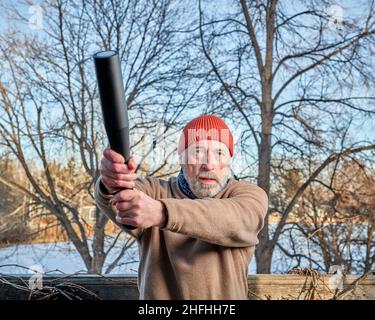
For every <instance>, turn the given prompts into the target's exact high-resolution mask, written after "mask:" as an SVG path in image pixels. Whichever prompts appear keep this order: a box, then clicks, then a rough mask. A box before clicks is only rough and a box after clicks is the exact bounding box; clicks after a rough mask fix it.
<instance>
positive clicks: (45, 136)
mask: <svg viewBox="0 0 375 320" xmlns="http://www.w3.org/2000/svg"><path fill="white" fill-rule="evenodd" d="M27 3H28V2H26V4H27ZM6 10H8V12H10V13H11V14H12V19H13V20H12V21H16V22H17V23H18V24H22V23H24V24H27V22H28V19H27V18H28V17H26V16H23V15H22V12H20V11H18V10H17V8H6ZM44 12H45V15H44V19H43V23H44V29H43V31H38V32H32V31H30V30H28V32H26V33H23V34H22V33H21V34H20V32H17V31H13V33H12V32H9V33H8V34H6V35H3V36H2V37H1V58H2V59H4V60H3V61H5V67H6V68H5V69H4V70H6V72H4V74H3V75H2V80H3V82H4V83H5V82H6V83H7V85H2V86H1V88H0V89H1V90H0V93H1V96H0V97H1V98H0V112H1V114H0V136H1V138H2V139H3V141H4V144H5V147H6V149H7V150H9V151H11V152H12V153H13V154H14V155H15V156H16V157H17V159H18V161H19V163H20V164H21V165H22V167H23V169H24V171H25V174H26V175H27V178H28V180H29V181H30V183H31V185H32V191H31V192H30V191H29V190H26V189H25V188H24V187H23V186H22V185H17V187H18V188H19V189H20V190H22V191H23V192H24V193H26V194H28V196H30V197H31V198H32V199H33V201H34V202H35V203H38V204H39V205H42V206H43V207H44V208H46V209H47V210H48V211H49V212H50V213H51V214H53V215H54V216H55V217H56V218H57V220H58V221H59V223H60V224H61V225H62V226H63V228H64V229H65V231H66V233H67V235H68V236H69V238H70V240H71V241H72V242H73V244H74V245H75V247H76V248H77V250H78V252H79V254H80V255H81V257H82V259H83V261H84V263H85V265H86V268H87V270H88V271H89V272H95V273H100V272H102V269H103V265H104V262H105V259H106V257H107V256H108V254H109V252H110V251H111V250H113V248H114V246H115V243H116V242H117V241H119V239H120V237H115V238H113V242H114V243H111V244H109V245H108V249H106V246H105V240H106V235H105V226H106V224H107V222H108V218H107V217H106V216H105V215H103V214H101V212H100V211H99V210H98V209H97V210H96V219H95V226H94V234H93V238H92V242H90V239H89V238H88V236H87V233H86V229H85V222H84V221H83V220H82V217H81V216H80V214H79V210H78V207H77V203H76V202H74V201H73V199H74V196H75V195H76V194H78V193H80V191H82V192H86V195H88V196H90V197H91V198H93V185H94V182H95V180H96V179H97V177H98V175H99V171H98V161H99V159H100V157H101V150H102V149H103V148H104V146H105V144H106V139H105V137H104V135H103V126H102V118H101V113H100V106H99V101H98V95H97V87H96V80H95V78H94V71H93V62H92V55H93V53H94V52H95V51H99V50H107V49H114V50H118V51H119V52H120V54H121V62H122V65H123V77H124V82H125V91H126V97H127V103H128V106H129V110H130V111H129V112H130V119H131V129H130V131H131V132H141V133H142V134H141V135H138V136H137V137H135V136H133V137H132V140H133V141H132V145H133V150H134V149H136V147H137V146H138V145H139V144H141V143H142V139H143V138H144V136H145V135H147V134H149V133H150V131H152V130H153V129H154V128H155V125H156V123H157V120H161V121H162V123H163V128H164V129H163V131H162V132H159V133H158V136H155V141H156V142H158V141H159V140H161V138H162V137H163V136H167V135H168V134H169V135H170V134H173V132H174V131H176V128H177V126H178V124H179V121H181V114H182V111H183V110H184V109H185V108H186V107H187V106H189V107H190V108H193V106H194V103H196V101H198V100H199V99H198V97H197V95H198V93H199V88H200V86H201V85H200V84H199V81H195V82H190V83H189V79H190V78H191V76H190V75H189V70H190V68H191V66H190V62H189V50H187V45H188V42H187V41H186V39H183V37H182V36H181V35H179V34H178V33H174V32H173V30H174V28H175V27H176V26H177V25H178V23H184V21H183V20H181V19H180V20H179V17H180V13H179V7H178V6H176V3H174V2H172V1H169V0H165V1H164V0H161V1H151V2H150V1H134V0H129V1H119V0H118V1H109V0H108V1H107V0H99V1H97V0H95V1H94V0H92V1H91V0H89V1H78V2H77V1H70V0H56V1H50V2H48V4H47V7H45V8H44ZM179 21H181V22H179ZM200 81H201V82H202V81H203V80H200ZM148 148H149V149H152V146H149V147H148ZM69 159H71V160H72V161H73V162H75V163H77V164H78V165H79V168H80V169H82V171H83V175H81V176H80V178H77V179H75V181H74V184H73V186H74V187H73V188H72V189H70V190H64V189H63V188H62V186H61V184H59V182H58V181H57V177H56V175H55V174H54V172H53V170H52V169H51V168H52V163H53V161H57V162H58V163H62V164H64V163H66V162H67V161H68V160H69ZM167 164H168V159H164V162H163V163H161V164H160V166H159V168H158V170H156V171H155V172H153V174H156V175H157V173H158V172H160V170H162V169H165V166H166V165H167ZM141 165H142V161H141V163H140V166H141ZM35 167H37V169H38V170H39V172H36V171H35V170H33V169H34V168H35ZM90 247H91V248H90ZM126 248H127V246H125V247H124V249H123V250H122V251H121V252H120V255H119V256H118V257H117V258H115V259H114V261H112V262H108V265H109V267H108V269H107V270H105V271H104V272H109V271H111V270H113V268H114V267H115V266H116V264H117V263H118V262H119V261H120V259H121V257H122V256H123V255H124V253H125V251H126ZM90 249H92V250H90Z"/></svg>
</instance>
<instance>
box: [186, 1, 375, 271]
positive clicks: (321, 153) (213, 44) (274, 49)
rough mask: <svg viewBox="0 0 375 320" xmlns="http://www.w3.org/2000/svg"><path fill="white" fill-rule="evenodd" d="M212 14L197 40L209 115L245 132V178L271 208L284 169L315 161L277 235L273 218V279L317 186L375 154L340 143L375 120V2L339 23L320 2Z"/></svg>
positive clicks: (266, 255)
mask: <svg viewBox="0 0 375 320" xmlns="http://www.w3.org/2000/svg"><path fill="white" fill-rule="evenodd" d="M212 7H213V5H212V4H211V3H209V2H205V1H202V0H199V1H198V15H199V21H198V22H197V23H198V26H197V28H196V29H192V30H190V31H191V32H194V31H198V34H199V37H200V47H201V48H202V52H203V55H204V57H205V60H206V62H207V64H208V67H207V72H208V73H210V74H211V75H212V77H211V78H210V80H211V83H210V88H211V91H212V96H213V99H212V100H211V102H210V103H211V109H210V110H212V111H215V112H217V113H219V114H222V115H224V116H226V117H227V118H231V119H232V121H233V123H235V124H236V125H237V126H242V128H243V130H244V131H243V136H242V140H241V143H242V147H243V149H242V151H243V153H242V154H243V155H244V156H245V158H246V161H247V162H249V163H251V164H253V163H256V164H257V168H256V170H254V165H251V166H249V168H248V170H247V171H246V170H245V171H244V170H243V169H242V170H241V172H240V174H238V175H237V176H238V177H239V178H251V177H252V176H254V177H255V178H256V179H257V183H258V185H259V186H260V187H261V188H263V189H264V190H265V191H266V192H267V193H268V194H269V195H270V199H271V204H272V199H273V193H274V188H273V184H274V180H275V181H276V180H277V176H275V175H274V171H275V169H276V167H280V166H281V167H282V166H283V165H284V164H286V163H283V161H279V160H280V159H281V160H282V159H291V158H292V157H293V158H294V166H295V167H298V166H300V165H301V164H303V163H304V162H305V161H307V158H308V157H309V154H310V155H311V154H313V155H315V159H314V164H315V167H314V168H313V169H312V170H311V172H310V174H311V175H310V176H307V177H306V178H305V180H304V181H303V182H301V184H300V186H299V188H297V189H296V191H295V194H293V195H289V198H285V199H284V200H283V204H282V205H280V206H279V207H272V206H271V207H270V210H272V211H274V212H279V215H280V222H279V223H278V225H277V226H276V228H275V229H273V230H270V228H269V220H268V216H267V217H266V221H265V227H264V228H263V230H262V231H261V233H260V243H259V245H258V246H257V249H256V262H257V272H258V273H269V272H270V271H271V262H272V255H273V252H274V249H275V247H276V244H277V242H278V239H279V237H280V235H281V233H282V231H283V229H284V226H285V223H286V220H287V218H288V216H289V214H290V212H291V211H292V209H293V208H294V205H295V204H296V203H297V200H298V199H300V197H301V196H302V195H303V194H304V192H305V191H306V189H307V188H308V186H309V185H310V183H312V182H313V181H314V180H315V179H316V178H317V177H318V175H319V174H321V173H322V172H324V170H325V169H326V167H327V166H328V165H329V164H331V163H333V162H335V161H338V160H341V159H344V158H345V157H347V156H351V155H353V154H355V153H358V152H366V151H367V152H369V150H373V149H374V141H373V139H369V140H368V141H362V142H361V143H359V142H360V139H358V138H357V140H355V139H353V140H350V139H348V140H347V141H348V143H347V144H346V145H344V146H343V147H342V146H341V145H340V144H337V143H336V142H337V141H341V138H342V137H343V136H345V135H346V134H347V132H348V131H349V133H348V134H350V132H352V131H353V130H355V128H356V127H357V128H363V127H361V125H362V126H363V125H365V124H366V121H365V120H364V119H368V118H370V117H373V115H374V114H375V110H374V107H373V101H374V98H375V97H374V95H373V92H375V91H374V76H373V68H374V65H373V62H372V61H370V60H369V59H368V57H369V56H372V55H373V51H374V44H375V38H374V36H375V20H374V17H375V16H374V11H375V7H374V2H373V1H370V2H369V3H368V4H367V5H366V6H363V7H362V8H361V9H362V10H361V14H360V15H359V16H353V17H351V16H350V14H347V15H345V16H344V15H343V14H342V15H341V16H340V15H338V16H334V14H333V13H332V10H330V9H332V8H337V7H338V6H337V5H336V6H335V3H334V2H333V1H319V0H315V1H302V0H301V1H293V2H292V3H291V2H289V1H288V2H281V1H277V0H267V1H266V0H264V1H246V0H240V1H234V2H233V5H232V6H229V5H228V6H223V7H222V8H221V7H220V6H217V7H215V8H214V9H213V8H212ZM343 10H344V9H343ZM344 18H345V19H344ZM367 123H368V122H367ZM338 132H339V133H340V134H341V136H339V137H338V136H337V133H338ZM337 139H338V140H337ZM274 160H277V161H274ZM249 171H250V173H248V172H249ZM251 171H252V172H253V173H252V172H251Z"/></svg>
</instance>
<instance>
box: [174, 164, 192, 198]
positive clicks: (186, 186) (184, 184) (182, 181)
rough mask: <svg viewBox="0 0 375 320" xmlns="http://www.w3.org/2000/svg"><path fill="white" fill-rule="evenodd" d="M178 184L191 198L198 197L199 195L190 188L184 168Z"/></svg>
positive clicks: (179, 175)
mask: <svg viewBox="0 0 375 320" xmlns="http://www.w3.org/2000/svg"><path fill="white" fill-rule="evenodd" d="M177 180H178V186H179V187H180V189H181V190H182V192H183V193H184V194H185V195H186V196H188V197H189V198H190V199H197V197H196V196H195V195H194V193H193V192H192V191H191V190H190V187H189V184H188V182H187V181H186V179H185V176H184V172H183V171H182V169H181V170H180V173H179V174H178V178H177Z"/></svg>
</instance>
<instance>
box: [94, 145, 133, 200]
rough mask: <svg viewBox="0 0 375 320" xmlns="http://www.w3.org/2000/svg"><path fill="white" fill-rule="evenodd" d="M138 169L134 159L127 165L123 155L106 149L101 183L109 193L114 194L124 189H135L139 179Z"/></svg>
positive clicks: (101, 165)
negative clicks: (136, 171)
mask: <svg viewBox="0 0 375 320" xmlns="http://www.w3.org/2000/svg"><path fill="white" fill-rule="evenodd" d="M136 167H137V165H136V163H135V160H134V159H133V158H130V159H129V161H128V164H125V159H124V157H123V156H122V155H121V154H119V153H117V152H115V151H113V150H112V149H109V148H106V149H104V151H103V158H102V160H101V162H100V168H99V170H100V174H101V176H102V178H101V182H102V183H103V185H104V187H105V188H106V189H107V190H108V193H110V194H114V193H116V192H117V191H119V190H121V189H122V188H127V189H133V188H134V180H136V179H137V174H136V173H135V169H136Z"/></svg>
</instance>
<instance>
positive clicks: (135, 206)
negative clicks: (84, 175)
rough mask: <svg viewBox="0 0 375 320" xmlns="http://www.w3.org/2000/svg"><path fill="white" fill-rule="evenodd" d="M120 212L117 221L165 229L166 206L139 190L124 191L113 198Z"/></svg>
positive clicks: (142, 226)
mask: <svg viewBox="0 0 375 320" xmlns="http://www.w3.org/2000/svg"><path fill="white" fill-rule="evenodd" d="M113 204H114V205H115V207H116V209H117V210H118V212H117V215H116V221H117V222H118V223H119V224H127V225H132V226H135V227H141V228H150V227H154V226H155V227H164V226H165V224H166V214H165V208H164V204H163V203H162V202H161V201H158V200H154V199H152V198H150V197H149V196H148V195H146V194H145V193H144V192H142V191H139V190H136V189H134V190H122V191H120V192H118V193H117V194H116V195H115V196H114V198H113Z"/></svg>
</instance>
